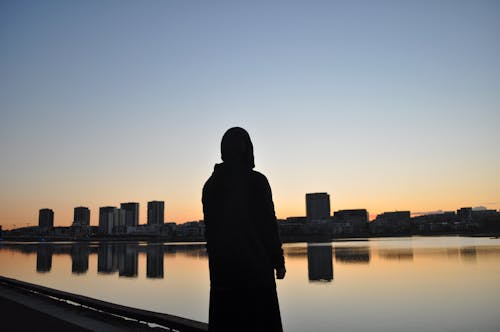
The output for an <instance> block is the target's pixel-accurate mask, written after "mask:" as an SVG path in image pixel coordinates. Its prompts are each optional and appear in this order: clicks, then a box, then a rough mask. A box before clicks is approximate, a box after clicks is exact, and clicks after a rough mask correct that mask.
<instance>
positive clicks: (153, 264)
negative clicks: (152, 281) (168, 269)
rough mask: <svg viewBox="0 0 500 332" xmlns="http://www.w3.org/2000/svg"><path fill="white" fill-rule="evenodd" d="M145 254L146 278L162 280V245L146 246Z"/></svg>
mask: <svg viewBox="0 0 500 332" xmlns="http://www.w3.org/2000/svg"><path fill="white" fill-rule="evenodd" d="M146 252H147V263H146V265H147V271H146V276H147V277H148V278H163V245H162V244H148V246H147V248H146Z"/></svg>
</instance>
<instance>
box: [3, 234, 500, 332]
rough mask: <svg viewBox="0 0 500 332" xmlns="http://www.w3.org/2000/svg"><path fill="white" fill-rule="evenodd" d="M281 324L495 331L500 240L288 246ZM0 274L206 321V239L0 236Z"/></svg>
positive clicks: (499, 308)
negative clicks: (23, 239)
mask: <svg viewBox="0 0 500 332" xmlns="http://www.w3.org/2000/svg"><path fill="white" fill-rule="evenodd" d="M284 249H285V259H286V264H287V276H286V279H285V280H281V281H278V282H277V284H278V295H279V300H280V307H281V312H282V319H283V325H284V328H285V331H289V332H291V331H342V332H347V331H353V332H354V331H356V332H362V331H381V332H382V331H394V332H396V331H398V332H399V331H419V332H421V331H499V327H500V239H490V238H462V237H411V238H384V239H369V240H361V241H359V240H357V241H341V242H332V243H310V244H307V243H294V244H286V245H285V246H284ZM0 275H3V276H6V277H11V278H16V279H19V280H23V281H27V282H31V283H36V284H40V285H43V286H48V287H52V288H56V289H60V290H64V291H69V292H73V293H78V294H82V295H86V296H90V297H94V298H98V299H102V300H105V301H110V302H114V303H119V304H123V305H127V306H132V307H138V308H142V309H147V310H152V311H158V312H164V313H170V314H174V315H178V316H182V317H187V318H191V319H195V320H199V321H204V322H207V320H208V294H209V286H210V285H209V279H208V260H207V255H206V251H205V246H204V244H169V243H146V242H129V243H109V242H106V243H98V242H93V243H78V242H67V243H12V242H5V241H4V242H3V243H2V242H0Z"/></svg>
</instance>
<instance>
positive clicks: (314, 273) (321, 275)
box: [307, 244, 333, 281]
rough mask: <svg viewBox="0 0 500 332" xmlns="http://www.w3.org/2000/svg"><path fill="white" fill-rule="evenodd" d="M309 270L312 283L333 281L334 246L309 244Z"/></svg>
mask: <svg viewBox="0 0 500 332" xmlns="http://www.w3.org/2000/svg"><path fill="white" fill-rule="evenodd" d="M307 270H308V272H309V280H310V281H332V279H333V262H332V246H331V245H310V244H308V245H307Z"/></svg>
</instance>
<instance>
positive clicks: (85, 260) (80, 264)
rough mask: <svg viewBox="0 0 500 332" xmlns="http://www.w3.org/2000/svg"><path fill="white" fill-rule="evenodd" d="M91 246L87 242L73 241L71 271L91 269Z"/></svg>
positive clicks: (78, 272)
mask: <svg viewBox="0 0 500 332" xmlns="http://www.w3.org/2000/svg"><path fill="white" fill-rule="evenodd" d="M89 253H90V248H89V245H88V244H87V243H73V244H72V245H71V272H73V273H75V274H80V273H86V272H87V270H88V269H89Z"/></svg>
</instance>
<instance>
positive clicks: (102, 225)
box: [99, 206, 127, 234]
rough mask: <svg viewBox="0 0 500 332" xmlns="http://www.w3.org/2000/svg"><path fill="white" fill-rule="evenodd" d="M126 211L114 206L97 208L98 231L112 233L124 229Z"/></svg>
mask: <svg viewBox="0 0 500 332" xmlns="http://www.w3.org/2000/svg"><path fill="white" fill-rule="evenodd" d="M125 217H126V211H125V210H124V209H118V208H115V207H114V206H105V207H101V208H99V233H102V234H112V233H124V232H125V231H126V228H127V227H126V226H125V223H126V218H125Z"/></svg>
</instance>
